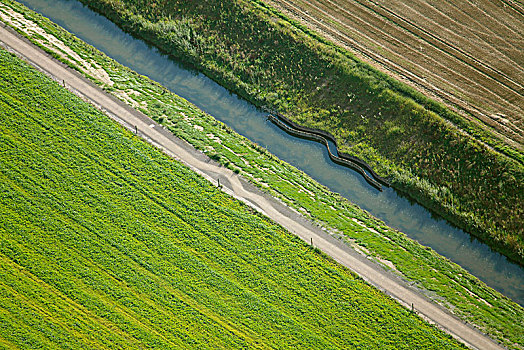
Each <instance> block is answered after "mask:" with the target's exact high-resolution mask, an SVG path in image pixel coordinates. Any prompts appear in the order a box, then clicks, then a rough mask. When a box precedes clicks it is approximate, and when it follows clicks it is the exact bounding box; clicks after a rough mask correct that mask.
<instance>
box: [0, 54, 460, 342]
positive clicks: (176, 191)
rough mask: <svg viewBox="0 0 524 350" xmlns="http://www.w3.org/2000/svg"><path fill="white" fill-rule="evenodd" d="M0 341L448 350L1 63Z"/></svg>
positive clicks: (300, 249)
mask: <svg viewBox="0 0 524 350" xmlns="http://www.w3.org/2000/svg"><path fill="white" fill-rule="evenodd" d="M0 111H1V115H2V118H1V119H0V124H1V127H0V128H1V130H2V133H1V134H0V139H1V142H0V149H1V152H0V154H1V156H0V159H1V161H0V164H1V169H2V171H1V172H0V178H1V181H0V188H1V192H2V196H1V197H0V216H1V217H2V220H1V224H0V237H1V240H0V241H1V243H0V261H1V263H0V276H1V277H0V324H1V325H2V326H1V327H0V342H1V343H2V344H3V345H7V347H10V346H16V347H21V348H35V347H42V348H48V349H49V348H55V347H57V348H76V349H78V348H81V347H87V348H96V349H102V348H112V347H121V348H127V349H128V348H162V349H167V348H177V347H180V346H182V347H185V346H191V347H204V348H240V347H242V348H244V347H249V348H267V347H291V346H293V347H299V348H321V349H328V348H333V349H335V348H344V349H347V348H352V347H356V346H362V345H364V344H366V346H370V347H377V348H396V347H397V346H402V347H403V346H408V345H409V346H410V347H412V348H413V349H419V348H434V349H442V348H461V346H460V345H459V344H457V343H456V342H455V341H454V340H452V339H450V337H449V336H448V335H446V334H444V333H443V332H442V331H440V330H437V329H436V328H434V327H433V326H430V325H429V324H427V323H425V322H424V321H422V320H421V319H420V318H418V317H417V316H416V315H414V314H412V313H411V312H409V311H408V310H406V309H405V308H403V307H401V306H400V305H398V304H397V303H396V302H394V301H393V300H391V299H390V298H389V297H386V296H385V295H383V294H382V293H380V292H378V291H377V290H375V289H374V288H372V287H369V286H368V285H366V284H365V283H364V282H363V281H361V280H360V279H359V278H357V277H355V276H354V275H352V274H351V273H349V272H348V271H347V270H345V269H343V268H341V267H340V266H339V265H337V264H336V263H334V262H333V261H331V260H329V259H328V258H326V257H325V256H323V255H322V254H319V253H318V252H316V251H315V250H314V249H311V247H309V246H308V245H307V244H305V243H303V242H302V241H300V240H299V239H297V238H295V237H294V236H293V235H291V234H289V233H288V232H286V231H285V230H283V229H282V228H281V227H279V226H278V225H276V224H274V223H272V222H270V221H269V220H267V219H266V218H264V217H262V216H261V215H259V214H258V213H255V212H253V211H252V210H250V209H249V208H248V207H246V206H245V205H243V204H242V203H240V202H238V201H236V200H234V199H232V198H231V197H229V196H227V195H225V194H224V193H222V192H221V191H219V190H217V189H216V188H215V187H214V186H212V185H211V184H210V183H208V182H207V181H206V180H204V179H203V178H201V177H199V176H197V175H196V174H195V173H193V172H192V171H190V170H189V169H187V168H186V167H184V166H182V165H181V164H179V163H178V162H176V161H173V160H171V159H169V158H168V157H167V156H165V155H164V154H163V153H161V152H160V151H158V150H156V149H155V148H153V147H152V146H150V145H148V144H147V143H145V142H144V141H142V140H140V139H138V138H137V137H135V136H133V135H132V134H131V133H130V132H127V131H125V130H123V129H122V128H121V127H120V126H118V125H117V124H116V123H114V122H112V121H110V120H109V119H108V118H107V117H105V116H104V115H103V114H102V113H100V112H98V111H97V110H95V109H94V108H93V107H91V106H89V105H87V104H86V103H84V102H83V101H81V100H80V99H79V98H77V97H76V96H74V95H72V94H71V93H69V92H67V91H65V90H64V89H63V88H61V87H60V86H59V85H58V84H57V83H55V82H52V81H50V80H49V79H48V78H46V77H44V76H42V75H41V74H40V73H37V72H36V71H35V70H33V69H31V68H29V67H28V66H27V65H25V64H24V63H22V62H21V61H20V60H19V59H17V58H15V57H13V56H11V55H10V54H8V53H7V52H5V51H3V50H1V51H0Z"/></svg>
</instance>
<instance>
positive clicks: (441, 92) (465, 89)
mask: <svg viewBox="0 0 524 350" xmlns="http://www.w3.org/2000/svg"><path fill="white" fill-rule="evenodd" d="M265 1H266V2H267V3H269V4H270V5H272V6H275V7H276V8H279V9H280V10H283V11H284V12H285V13H287V14H288V15H291V16H292V17H295V18H297V19H299V20H301V21H302V22H304V23H305V24H306V25H308V26H309V27H310V28H312V29H314V30H316V31H318V32H320V33H322V34H323V35H324V36H327V37H328V38H329V39H331V40H334V41H335V42H337V43H338V44H340V45H342V46H345V47H346V48H348V49H350V50H351V51H353V52H354V53H356V54H357V55H358V56H359V57H360V58H363V59H365V60H366V61H368V62H371V63H372V64H373V65H375V66H378V67H379V68H381V69H383V70H385V71H387V72H389V73H393V74H394V75H395V76H397V77H398V78H401V79H402V80H403V81H405V82H408V83H409V84H410V85H412V86H415V87H416V88H417V89H419V90H421V91H422V92H424V93H426V94H428V93H429V94H430V95H432V96H433V97H436V98H437V99H439V100H441V101H443V102H445V103H447V104H448V105H450V106H451V107H453V108H454V109H456V110H458V111H460V112H462V114H463V115H465V116H466V117H468V118H470V119H471V118H472V117H474V118H476V119H478V120H480V121H481V122H482V123H483V124H484V125H486V126H487V127H488V128H489V129H491V130H492V131H494V132H496V133H497V134H499V135H500V136H502V137H503V138H504V139H505V141H506V142H507V143H508V144H510V145H512V146H513V147H515V148H517V149H519V150H521V151H522V149H523V144H524V130H523V129H524V125H523V121H522V116H523V115H524V87H523V84H524V6H522V4H520V3H519V2H516V1H512V0H496V1H492V0H478V1H475V2H467V1H457V0H451V1H442V0H437V1H435V0H428V1H426V0H424V1H422V0H413V1H402V0H390V1H386V2H382V1H373V0H336V1H335V0H265ZM464 112H466V113H464Z"/></svg>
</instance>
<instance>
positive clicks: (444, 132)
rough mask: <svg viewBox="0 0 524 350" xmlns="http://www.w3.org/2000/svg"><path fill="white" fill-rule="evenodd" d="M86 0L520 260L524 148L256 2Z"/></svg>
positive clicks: (523, 242)
mask: <svg viewBox="0 0 524 350" xmlns="http://www.w3.org/2000/svg"><path fill="white" fill-rule="evenodd" d="M83 2H84V3H86V4H87V5H89V6H91V7H92V8H94V9H96V10H97V11H99V12H101V13H103V14H104V15H106V16H107V17H109V18H110V19H112V20H113V21H115V22H116V23H118V24H119V25H120V26H121V27H122V28H124V29H125V30H127V31H129V32H131V33H133V34H136V35H138V36H140V37H141V38H144V39H145V40H147V41H149V42H150V43H152V44H154V45H156V46H158V47H159V48H161V49H162V50H164V51H165V52H167V53H169V54H170V55H173V56H175V57H177V58H179V59H182V60H184V61H186V62H189V63H191V64H193V65H194V66H195V67H197V68H198V69H199V70H201V71H203V72H205V73H206V74H207V75H209V76H210V77H211V78H213V79H214V80H216V81H218V82H219V83H220V84H222V85H223V86H225V87H227V88H228V89H230V90H232V91H235V92H237V93H239V94H240V95H242V96H244V97H245V98H247V99H249V100H250V101H252V102H253V103H255V104H257V105H259V106H265V107H268V108H275V109H277V110H279V111H280V112H282V113H284V114H285V115H287V116H289V117H290V118H292V119H294V120H295V121H297V122H299V123H301V124H303V125H307V126H310V127H315V128H319V129H323V130H326V131H328V132H330V133H332V134H333V135H335V137H336V138H337V140H338V141H339V144H341V145H342V150H343V151H345V152H348V153H350V154H353V155H356V156H359V157H361V158H363V159H364V160H366V161H367V162H368V163H370V164H371V165H372V166H373V167H374V169H376V171H377V172H378V173H379V174H380V175H382V176H386V177H388V178H390V180H391V181H392V183H393V185H394V187H395V188H397V189H399V190H401V191H403V192H405V193H407V194H408V195H409V196H410V197H411V198H413V199H415V200H416V201H418V202H419V203H421V204H423V205H424V206H426V207H427V208H430V209H432V210H433V211H435V212H437V213H438V214H440V215H442V216H443V217H445V218H447V219H448V220H450V221H452V222H454V223H455V224H457V225H458V226H460V227H462V228H464V229H466V230H467V231H469V232H471V233H473V234H475V235H477V236H478V237H479V238H481V239H482V240H484V241H486V242H487V243H488V244H490V245H492V246H493V247H495V248H496V249H498V250H499V251H501V252H502V253H504V254H506V255H507V256H509V257H510V258H512V259H513V260H515V261H517V262H519V263H521V264H524V234H523V233H524V220H522V218H523V216H524V205H523V203H524V188H523V186H524V167H523V165H522V164H523V162H524V156H523V155H522V153H520V152H519V151H517V150H514V149H511V148H509V147H507V146H505V145H504V143H503V142H502V141H500V140H497V139H496V138H495V136H493V135H491V134H489V133H488V132H487V131H485V130H483V129H481V128H480V127H479V126H477V125H476V124H473V123H471V122H469V121H467V120H465V119H464V118H462V117H460V116H459V115H457V114H455V113H453V112H451V111H449V110H448V109H446V108H445V107H444V106H442V105H440V104H438V103H436V102H434V101H432V100H430V99H428V98H426V97H424V96H423V95H422V94H420V93H417V92H415V91H414V90H413V89H410V88H409V87H407V86H405V85H403V84H401V83H399V82H397V81H395V80H393V79H392V78H389V77H387V76H386V75H384V74H382V73H380V72H378V71H376V70H374V69H373V68H371V67H370V66H368V65H366V64H364V63H362V62H359V61H358V60H356V59H355V58H354V57H353V56H351V54H349V53H348V52H346V51H344V50H342V49H340V48H338V47H336V46H334V45H332V44H330V43H328V42H326V41H325V40H322V39H320V38H319V37H318V36H317V35H316V34H314V33H312V32H311V31H309V30H307V29H306V28H304V27H302V26H300V25H299V24H298V23H296V22H293V21H290V20H289V19H287V18H285V17H284V16H283V15H282V14H280V13H278V12H277V11H275V10H273V9H271V8H269V7H267V6H266V5H264V3H263V2H262V1H258V0H251V1H247V0H225V1H224V0H206V1H189V2H188V1H169V2H166V1H161V0H155V1H141V0H97V1H83ZM450 122H452V123H453V124H454V126H453V125H452V124H451V123H450ZM457 128H458V129H457ZM486 144H487V145H486Z"/></svg>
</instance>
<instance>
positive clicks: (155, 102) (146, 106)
mask: <svg viewBox="0 0 524 350" xmlns="http://www.w3.org/2000/svg"><path fill="white" fill-rule="evenodd" d="M6 4H8V5H9V6H12V7H13V8H14V9H16V10H17V11H19V12H20V13H24V16H25V17H26V18H27V19H24V18H23V17H21V16H20V17H16V16H15V15H13V14H12V13H10V12H9V11H8V10H6V8H5V7H2V6H0V14H3V15H4V16H5V15H7V14H9V15H8V17H7V18H9V21H12V22H11V24H12V25H13V26H17V27H18V28H19V30H20V32H21V33H23V34H24V35H26V36H27V37H28V38H30V39H31V40H32V41H33V42H35V43H36V44H38V45H40V46H41V47H43V48H45V49H46V50H48V51H49V52H50V53H52V54H53V55H55V56H56V57H58V58H60V59H61V60H63V61H64V62H66V63H67V64H69V65H70V66H71V67H73V68H75V69H77V70H79V71H80V72H82V73H83V74H85V75H86V76H87V77H89V78H90V79H92V80H93V81H94V82H95V83H97V84H99V85H100V86H102V87H104V88H105V89H106V90H108V91H110V92H111V93H113V94H114V95H115V96H118V97H120V98H121V99H122V100H123V101H125V102H126V103H129V104H130V105H132V106H135V107H136V108H138V109H140V110H141V111H143V112H144V113H146V114H147V115H149V116H151V117H152V118H153V119H155V120H157V121H160V122H162V123H163V124H164V126H166V127H167V128H169V129H170V130H171V131H172V132H173V133H175V134H176V135H178V136H179V137H182V138H184V139H186V140H187V141H188V142H190V143H192V144H193V145H195V146H196V147H197V148H199V149H201V150H202V151H204V152H206V153H207V154H208V155H210V156H212V157H214V158H216V159H218V160H219V161H220V162H221V163H222V164H224V165H225V166H227V167H229V168H231V169H233V170H237V171H239V172H241V173H242V174H243V175H244V176H245V177H246V178H247V179H248V180H250V181H252V182H253V183H254V184H256V185H257V186H259V187H261V188H264V189H266V190H267V191H269V192H270V193H271V194H272V195H274V196H276V197H278V198H280V199H282V200H283V201H284V202H286V203H287V204H289V205H290V206H292V207H294V208H296V209H297V210H300V211H302V212H303V213H304V215H306V216H308V217H310V218H312V219H313V220H315V221H317V222H318V223H319V224H320V225H323V226H325V227H326V228H327V229H329V230H332V231H333V232H338V234H337V235H338V236H339V237H340V238H341V239H346V238H349V239H350V243H351V244H352V245H355V246H357V248H358V249H361V250H364V249H365V250H366V253H367V254H369V255H370V256H374V257H375V258H376V259H380V260H382V261H383V260H388V262H387V263H388V265H387V266H394V269H395V271H396V272H397V273H399V274H401V275H402V276H404V277H405V278H406V279H408V280H410V281H413V282H415V283H416V285H417V286H420V287H421V288H423V289H425V290H428V291H430V292H429V295H430V297H436V301H437V302H440V303H442V304H443V305H445V306H447V307H449V308H450V310H451V311H452V312H453V313H455V314H456V315H458V316H459V317H461V318H463V319H464V320H467V321H468V322H470V323H473V324H475V325H477V326H478V327H479V328H480V329H482V330H483V331H484V332H486V333H488V334H490V335H491V336H493V337H494V338H495V339H499V340H500V341H501V342H503V343H504V344H506V345H508V346H510V347H512V348H522V344H524V338H522V335H523V334H524V328H523V325H522V324H521V322H520V320H521V319H522V317H523V315H524V310H523V309H522V308H521V307H520V306H519V305H516V304H515V303H513V302H511V301H510V300H508V299H507V298H505V297H503V296H502V295H501V294H500V293H498V292H496V291H494V290H493V289H491V288H489V287H487V286H486V285H485V284H484V283H482V282H480V281H479V280H478V279H477V278H475V277H474V276H472V275H470V274H469V273H467V272H466V271H464V269H462V268H460V267H459V266H457V265H456V264H453V263H451V262H450V261H449V260H447V259H445V258H443V257H441V256H439V255H438V254H436V253H435V252H434V251H432V250H431V249H427V248H425V247H423V246H421V245H420V244H418V243H416V242H414V241H412V240H410V239H408V238H407V237H406V236H405V235H404V234H402V233H400V232H397V231H395V230H393V229H391V228H388V227H387V226H385V225H384V223H382V222H380V221H379V220H376V219H375V218H373V217H371V216H370V215H368V214H367V213H366V212H364V211H362V210H360V209H358V208H356V207H355V206H354V205H352V204H351V203H350V202H349V201H347V200H346V199H344V198H343V197H341V196H338V195H335V194H333V193H331V192H330V191H329V190H328V189H326V188H325V187H323V186H321V185H319V184H318V183H316V182H315V181H314V180H312V179H311V178H310V177H308V176H307V175H305V174H304V173H302V172H300V171H298V170H297V169H296V168H293V167H291V166H289V165H288V164H286V163H284V162H281V161H279V160H278V159H276V158H275V157H273V156H272V155H270V154H268V153H267V152H266V151H265V150H264V149H263V148H260V147H258V146H257V145H254V144H253V143H252V142H250V141H248V140H246V139H245V138H243V137H242V136H239V135H238V134H236V133H234V132H233V131H232V130H231V129H229V128H228V127H226V126H224V125H223V124H222V123H220V122H217V121H216V120H215V119H213V118H212V117H211V116H209V115H207V114H205V113H202V112H201V111H199V110H198V109H197V108H195V107H194V106H192V105H191V104H189V103H188V102H187V101H185V100H183V99H181V98H180V97H178V96H176V95H174V94H172V93H169V92H166V91H165V89H164V88H163V87H162V86H159V85H158V84H156V83H154V82H152V81H151V80H149V79H147V78H146V77H143V76H140V75H138V74H136V73H134V72H132V71H130V70H129V69H127V68H126V67H123V66H122V65H120V64H118V63H117V62H115V61H113V60H111V59H110V58H108V57H107V56H105V55H103V54H101V53H100V52H99V51H97V50H95V49H94V48H93V47H91V46H89V45H87V44H85V43H84V42H82V41H80V40H79V39H77V38H76V37H74V36H73V35H71V34H69V33H67V32H66V31H64V30H63V29H61V28H60V27H58V26H56V25H55V24H53V23H51V22H50V21H49V20H47V19H45V18H43V17H41V16H39V15H37V14H35V13H34V12H32V11H29V10H27V9H26V8H25V7H24V6H21V5H19V4H17V3H15V2H11V1H9V2H6ZM37 24H38V25H37ZM40 28H43V30H42V29H40ZM51 43H54V44H51ZM57 43H59V44H57ZM56 45H57V46H56ZM339 234H340V235H339ZM391 264H392V265H391ZM515 344H521V345H520V346H519V345H515Z"/></svg>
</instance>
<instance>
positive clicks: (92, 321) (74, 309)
mask: <svg viewBox="0 0 524 350" xmlns="http://www.w3.org/2000/svg"><path fill="white" fill-rule="evenodd" d="M0 260H1V261H2V269H3V270H4V271H5V273H4V274H3V275H2V281H3V282H2V284H4V285H6V283H7V282H9V286H10V287H11V288H14V287H16V288H17V290H18V291H19V292H20V293H24V294H25V295H27V298H32V299H33V300H35V301H40V302H41V303H42V305H43V306H45V307H46V308H47V310H48V311H47V312H48V313H50V314H51V315H52V316H53V318H55V317H56V316H57V314H58V315H59V316H60V318H61V320H62V322H61V324H62V326H64V327H66V328H67V327H68V326H67V325H66V324H65V322H69V324H70V325H74V326H75V328H79V329H80V330H79V331H81V332H84V333H85V334H81V335H83V337H85V338H89V339H90V340H91V341H96V339H95V338H94V335H95V334H98V333H100V332H103V334H104V335H105V336H111V337H112V338H114V340H117V341H118V343H120V344H123V343H128V342H130V341H132V339H131V338H129V337H128V336H127V335H126V334H125V333H123V332H121V331H120V330H119V329H118V328H117V327H116V326H115V325H114V324H111V323H109V322H107V321H105V320H104V319H102V318H99V317H97V316H96V315H95V314H93V313H92V312H90V311H89V310H87V309H86V308H84V307H83V306H82V305H80V304H78V303H77V302H75V301H73V300H72V299H70V298H69V297H68V296H66V295H65V294H63V293H61V292H60V291H57V290H56V289H55V288H53V287H52V286H51V285H49V284H48V283H46V282H45V281H43V280H41V279H39V278H38V277H37V276H35V275H33V274H32V273H30V272H29V271H27V270H26V269H24V268H23V267H21V266H20V265H18V264H16V263H14V262H13V261H12V260H11V259H9V258H8V257H6V256H5V255H3V254H0ZM9 274H11V275H9ZM15 276H16V279H14V278H15ZM28 300H30V299H28ZM68 329H70V328H68ZM97 344H98V345H96V348H102V347H104V345H103V343H97Z"/></svg>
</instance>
